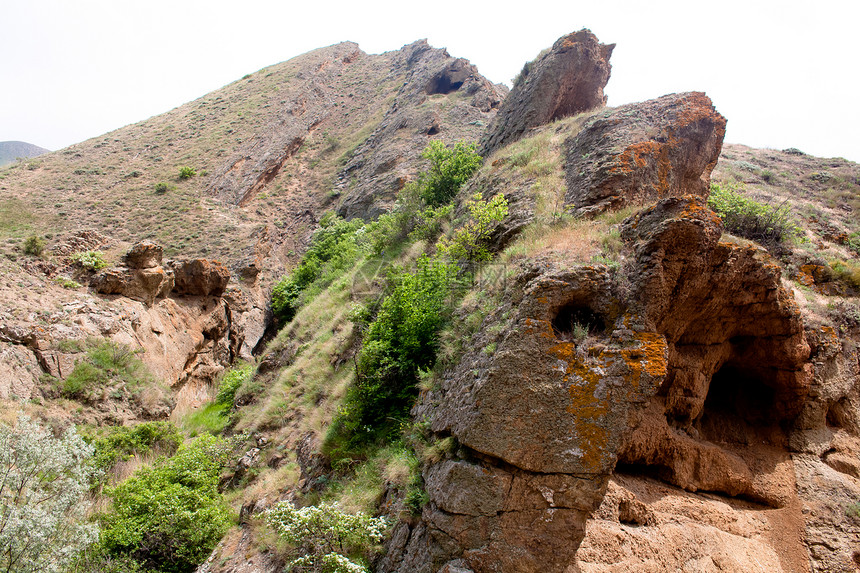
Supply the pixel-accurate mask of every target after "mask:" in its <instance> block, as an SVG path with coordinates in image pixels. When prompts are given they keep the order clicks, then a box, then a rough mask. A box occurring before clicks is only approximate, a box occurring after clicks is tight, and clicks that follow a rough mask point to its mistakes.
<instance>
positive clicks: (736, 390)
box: [703, 362, 777, 425]
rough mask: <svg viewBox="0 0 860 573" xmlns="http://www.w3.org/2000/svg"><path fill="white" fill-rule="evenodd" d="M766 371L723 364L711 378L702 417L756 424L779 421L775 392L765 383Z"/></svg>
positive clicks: (746, 366) (733, 364)
mask: <svg viewBox="0 0 860 573" xmlns="http://www.w3.org/2000/svg"><path fill="white" fill-rule="evenodd" d="M765 376H766V372H760V371H757V370H756V369H755V368H754V367H751V366H750V365H742V364H737V363H731V362H729V363H726V364H724V365H723V366H722V367H721V368H720V369H719V370H718V371H717V372H716V373H715V374H714V376H713V377H712V378H711V384H710V386H709V388H708V394H707V397H706V398H705V405H704V410H703V418H704V417H706V416H709V415H710V416H711V417H716V418H718V419H720V420H725V419H726V418H727V417H729V418H740V419H741V420H744V421H745V422H748V423H751V424H753V425H763V424H770V423H772V422H774V421H776V418H777V413H776V410H775V405H776V404H775V402H776V399H775V394H776V393H775V391H774V389H773V388H771V387H770V386H768V385H767V384H766V383H765Z"/></svg>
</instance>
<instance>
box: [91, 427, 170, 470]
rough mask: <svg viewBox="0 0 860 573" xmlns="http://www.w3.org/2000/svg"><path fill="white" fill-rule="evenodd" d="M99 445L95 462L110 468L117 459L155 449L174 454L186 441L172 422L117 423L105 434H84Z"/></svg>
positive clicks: (101, 466)
mask: <svg viewBox="0 0 860 573" xmlns="http://www.w3.org/2000/svg"><path fill="white" fill-rule="evenodd" d="M84 437H85V438H86V439H87V441H89V442H90V443H91V444H92V445H93V447H94V448H95V455H94V456H93V463H94V464H95V466H96V467H97V468H98V469H100V470H103V471H107V470H108V469H110V468H111V467H113V466H114V465H115V464H116V463H117V462H122V461H126V460H128V459H130V458H131V457H132V456H135V455H141V454H145V453H148V452H152V451H155V452H157V453H159V454H164V455H173V454H174V453H176V450H177V448H179V445H180V444H181V443H182V436H181V435H180V434H179V430H178V429H177V428H176V426H174V425H173V424H171V423H170V422H142V423H140V424H137V425H136V426H116V427H111V428H109V429H108V430H107V432H106V433H105V434H104V435H101V436H96V435H91V436H88V435H86V434H85V435H84Z"/></svg>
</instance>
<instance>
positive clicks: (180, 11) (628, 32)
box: [0, 0, 860, 161]
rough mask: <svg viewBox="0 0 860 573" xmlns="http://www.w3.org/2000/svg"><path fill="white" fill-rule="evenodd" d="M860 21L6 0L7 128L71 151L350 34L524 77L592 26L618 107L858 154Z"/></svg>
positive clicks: (3, 70)
mask: <svg viewBox="0 0 860 573" xmlns="http://www.w3.org/2000/svg"><path fill="white" fill-rule="evenodd" d="M858 23H860V2H858V0H839V1H834V0H817V1H813V2H809V1H804V2H794V1H793V0H782V1H769V0H767V1H758V0H746V1H743V2H737V1H734V0H728V1H712V2H692V1H689V0H688V1H686V2H669V1H663V2H661V1H658V0H651V1H644V0H637V1H611V0H589V1H588V2H579V1H574V0H568V1H564V2H543V1H541V0H525V1H519V2H516V3H514V2H505V1H503V0H496V1H494V2H482V1H472V2H468V1H463V0H458V1H453V2H451V1H448V0H435V1H434V0H430V1H424V2H420V1H411V2H410V1H405V0H398V1H390V2H360V1H358V0H352V1H350V2H340V1H325V0H322V1H321V0H301V1H300V2H294V1H290V0H282V1H265V0H242V1H241V2H225V1H219V0H205V1H199V0H135V1H131V0H0V62H2V64H0V141H6V140H21V141H26V142H29V143H34V144H36V145H41V146H42V147H47V148H49V149H59V148H62V147H65V146H67V145H70V144H72V143H75V142H78V141H82V140H85V139H88V138H90V137H95V136H98V135H100V134H102V133H105V132H108V131H110V130H113V129H116V128H118V127H121V126H123V125H127V124H129V123H134V122H137V121H140V120H142V119H146V118H148V117H150V116H153V115H157V114H159V113H163V112H165V111H168V110H170V109H172V108H174V107H176V106H178V105H181V104H183V103H185V102H187V101H190V100H193V99H196V98H198V97H200V96H202V95H204V94H206V93H208V92H210V91H212V90H214V89H217V88H219V87H221V86H223V85H225V84H228V83H230V82H232V81H234V80H236V79H239V78H241V77H242V76H243V75H245V74H247V73H250V72H254V71H256V70H258V69H260V68H263V67H265V66H268V65H272V64H275V63H278V62H281V61H283V60H287V59H289V58H291V57H293V56H296V55H298V54H301V53H304V52H306V51H309V50H312V49H314V48H318V47H322V46H327V45H330V44H334V43H337V42H340V41H344V40H352V41H355V42H358V43H359V45H360V46H361V48H362V49H363V50H364V51H366V52H370V53H379V52H383V51H388V50H395V49H398V48H400V47H401V46H403V45H404V44H407V43H410V42H412V41H414V40H417V39H420V38H427V39H428V40H429V41H430V44H431V45H433V46H436V47H446V48H448V51H449V52H450V53H451V55H453V56H456V57H464V58H468V59H469V60H471V61H472V63H473V64H476V65H477V66H478V69H479V70H480V71H481V73H483V74H484V75H485V76H487V77H488V78H489V79H490V80H492V81H495V82H505V83H507V84H508V85H510V83H511V78H513V77H514V76H515V75H516V74H517V72H518V71H519V69H520V68H521V67H522V65H523V63H524V62H525V61H526V60H530V59H532V58H533V57H534V56H535V55H537V53H538V52H540V50H541V49H543V48H545V47H548V46H550V45H551V44H552V43H553V42H554V41H555V40H556V39H557V38H558V37H559V36H562V35H564V34H566V33H568V32H572V31H575V30H578V29H580V28H583V27H587V28H590V29H591V30H592V31H593V32H594V33H595V34H597V36H598V38H600V40H601V41H602V42H604V43H616V44H617V47H616V48H615V52H614V53H613V56H612V60H611V62H612V77H611V79H610V80H609V85H608V86H607V88H606V93H607V94H608V95H609V105H620V104H623V103H629V102H633V101H641V100H645V99H650V98H654V97H658V96H661V95H663V94H666V93H671V92H678V91H689V90H700V91H705V92H707V94H708V95H709V96H710V97H711V99H712V100H713V101H714V104H715V105H716V107H717V109H718V110H719V111H720V112H721V113H722V114H723V115H724V116H726V117H727V118H728V130H727V134H726V141H728V142H731V143H745V144H747V145H751V146H755V147H773V148H777V149H783V148H786V147H797V148H800V149H802V150H803V151H806V152H807V153H812V154H815V155H821V156H825V157H831V156H841V157H845V158H848V159H851V160H854V161H860V105H858V104H860V98H858V93H860V74H858V72H857V70H858V68H860V62H858V61H860V33H858V31H857V29H856V28H857V26H858Z"/></svg>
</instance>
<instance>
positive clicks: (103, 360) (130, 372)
mask: <svg viewBox="0 0 860 573" xmlns="http://www.w3.org/2000/svg"><path fill="white" fill-rule="evenodd" d="M152 383H154V379H153V378H152V375H151V374H150V373H149V371H148V370H147V368H146V366H144V364H143V362H142V361H141V360H140V358H138V357H137V355H136V354H135V353H134V351H132V350H131V349H129V348H128V347H126V346H124V345H121V344H117V343H114V342H111V341H109V340H104V341H90V342H88V343H87V355H86V357H85V358H83V359H81V360H78V361H77V362H76V363H75V367H74V369H73V370H72V372H71V374H69V376H68V377H67V378H66V379H65V380H62V381H58V384H59V386H60V392H61V393H62V395H63V396H65V397H67V398H75V399H79V400H83V401H85V402H92V401H97V400H99V399H100V398H101V397H103V396H104V394H105V392H106V391H108V390H110V392H111V394H112V395H117V394H119V395H122V396H128V395H129V394H132V393H134V392H136V391H138V390H139V389H140V388H141V387H142V386H144V385H147V384H152Z"/></svg>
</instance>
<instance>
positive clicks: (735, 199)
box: [708, 183, 801, 246]
mask: <svg viewBox="0 0 860 573" xmlns="http://www.w3.org/2000/svg"><path fill="white" fill-rule="evenodd" d="M708 206H709V207H710V208H711V209H713V210H714V211H715V212H716V213H717V214H718V215H719V216H720V218H721V219H722V220H723V226H724V228H725V230H726V231H728V232H729V233H732V234H733V235H737V236H739V237H744V238H746V239H750V240H752V241H757V242H759V243H761V244H763V245H766V246H777V245H780V244H783V243H791V242H792V241H794V240H796V239H798V238H800V236H801V229H800V227H798V226H797V223H795V222H794V220H793V219H792V217H791V211H790V210H789V207H788V205H787V204H785V203H783V204H781V205H778V206H774V205H767V204H764V203H759V202H758V201H756V200H754V199H750V198H749V197H744V196H743V195H741V194H740V193H738V192H737V191H736V190H735V189H734V188H732V187H731V186H728V185H727V186H725V187H723V186H721V185H719V184H717V183H712V184H711V194H710V197H708Z"/></svg>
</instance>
